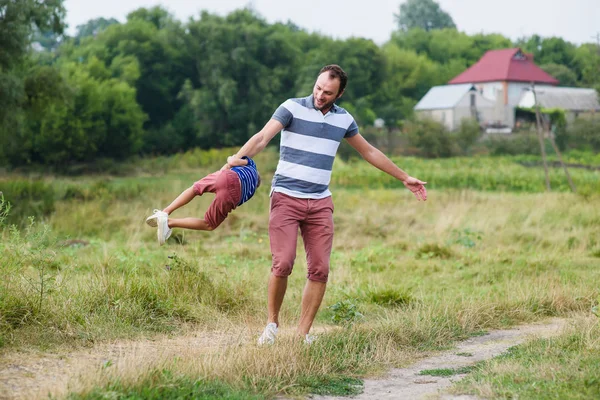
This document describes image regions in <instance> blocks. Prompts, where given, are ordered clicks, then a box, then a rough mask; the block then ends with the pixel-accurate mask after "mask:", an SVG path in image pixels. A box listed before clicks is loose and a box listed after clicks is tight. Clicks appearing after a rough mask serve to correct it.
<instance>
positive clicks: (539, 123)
mask: <svg viewBox="0 0 600 400" xmlns="http://www.w3.org/2000/svg"><path fill="white" fill-rule="evenodd" d="M531 91H532V92H533V101H534V104H535V119H536V122H537V124H536V125H537V127H538V129H537V130H538V138H540V146H541V150H542V159H543V160H544V171H545V172H546V189H548V190H550V181H549V179H548V165H547V164H546V149H545V148H544V138H543V135H544V132H548V138H549V139H550V143H551V144H552V148H553V149H554V152H555V153H556V155H557V157H558V161H559V162H560V165H561V166H562V168H563V170H564V171H565V175H566V176H567V181H568V182H569V186H570V187H571V191H572V192H573V193H577V188H576V187H575V184H574V183H573V180H572V179H571V175H570V174H569V170H568V169H567V165H566V164H565V163H564V162H563V159H562V155H561V154H560V150H559V149H558V146H557V145H556V141H555V140H554V133H553V132H551V130H550V123H548V129H546V128H545V126H544V123H543V121H542V116H541V113H540V105H539V104H538V101H537V94H536V92H535V86H534V85H531ZM540 132H542V133H541V135H540Z"/></svg>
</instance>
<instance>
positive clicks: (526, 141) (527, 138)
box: [483, 133, 553, 156]
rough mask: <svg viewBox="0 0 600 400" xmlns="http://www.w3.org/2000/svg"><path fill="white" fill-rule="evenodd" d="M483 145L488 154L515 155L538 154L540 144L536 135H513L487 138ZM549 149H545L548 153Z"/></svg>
mask: <svg viewBox="0 0 600 400" xmlns="http://www.w3.org/2000/svg"><path fill="white" fill-rule="evenodd" d="M483 144H484V145H485V146H486V147H487V148H488V149H489V150H490V154H492V155H495V156H500V155H516V154H540V143H539V141H538V138H537V135H536V134H525V133H515V134H513V135H509V136H491V135H490V136H488V137H487V138H486V139H485V140H484V141H483ZM550 151H553V150H551V148H549V149H546V153H549V152H550Z"/></svg>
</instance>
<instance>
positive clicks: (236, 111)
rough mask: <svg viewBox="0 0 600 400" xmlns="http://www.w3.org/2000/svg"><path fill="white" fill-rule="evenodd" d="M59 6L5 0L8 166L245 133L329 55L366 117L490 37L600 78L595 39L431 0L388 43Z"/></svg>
mask: <svg viewBox="0 0 600 400" xmlns="http://www.w3.org/2000/svg"><path fill="white" fill-rule="evenodd" d="M64 18H65V9H64V5H63V0H46V1H44V2H39V1H37V0H20V1H18V2H15V1H13V0H0V48H2V49H3V51H2V52H0V149H1V150H0V164H2V165H10V166H20V165H28V164H44V165H53V166H66V165H69V164H72V163H79V162H93V161H95V160H98V159H116V160H119V159H124V158H127V157H129V156H131V155H136V154H169V153H174V152H180V151H185V150H187V149H190V148H195V147H200V148H204V149H207V148H215V147H223V146H237V145H240V144H242V143H244V142H245V141H246V140H247V139H248V138H249V137H250V136H251V135H253V134H254V133H256V132H257V131H258V130H259V129H260V128H261V127H262V125H263V124H264V123H265V122H266V121H267V120H268V118H269V117H270V116H271V114H272V113H273V111H274V110H275V108H276V107H277V106H278V105H279V104H280V103H282V102H283V101H284V100H285V99H286V98H289V97H297V96H306V95H308V94H310V93H311V90H312V85H313V83H314V79H315V77H316V74H317V72H318V71H319V69H320V67H321V66H323V65H325V64H331V63H335V64H340V65H341V66H342V67H343V68H344V69H345V70H346V71H347V72H348V74H349V85H348V88H347V90H346V93H345V94H344V96H343V97H342V99H341V101H340V102H339V103H340V105H341V106H342V107H344V108H346V109H348V110H349V111H350V112H351V113H352V114H353V115H354V117H355V118H356V119H357V122H358V123H359V125H361V127H368V126H372V124H373V122H374V121H375V119H377V118H381V119H383V120H384V121H385V125H386V126H387V127H388V128H397V127H399V126H400V125H401V124H402V123H403V121H405V120H408V119H410V118H411V117H412V108H413V106H414V105H415V104H416V102H417V101H418V100H419V99H420V98H421V97H422V96H423V95H424V94H425V93H426V92H427V90H429V88H430V87H431V86H434V85H441V84H445V83H446V82H447V81H449V80H450V79H452V78H453V77H454V76H456V75H458V74H459V73H460V72H462V71H464V70H465V69H466V68H467V67H469V66H470V65H472V64H473V63H475V62H476V61H477V60H478V59H479V58H480V57H481V56H482V55H483V54H484V53H485V52H486V51H488V50H491V49H500V48H506V47H512V46H519V47H522V48H523V50H524V51H526V52H530V53H533V54H534V56H535V60H536V63H537V64H538V65H540V66H541V67H542V68H543V69H545V70H546V71H547V72H549V73H550V74H552V75H554V76H555V77H556V78H557V79H559V80H560V81H561V84H564V85H566V86H583V87H600V74H598V71H599V70H600V51H599V49H598V46H597V45H595V44H592V43H589V44H582V45H575V44H573V43H570V42H568V41H565V40H563V39H562V38H558V37H551V38H542V37H539V36H536V35H534V36H531V37H527V38H522V39H520V40H518V41H517V42H516V43H513V42H512V41H511V40H510V39H508V38H506V37H504V36H502V35H500V34H475V35H467V34H465V33H463V32H460V31H459V30H457V29H456V26H455V25H454V22H453V21H452V19H451V17H450V16H449V15H448V14H447V13H445V12H444V11H443V10H441V9H440V8H439V6H438V5H437V3H435V2H434V1H433V0H408V1H407V2H405V3H404V4H402V5H401V6H400V8H399V14H398V15H396V18H397V22H398V29H397V30H396V31H395V32H393V34H392V35H391V37H390V39H389V41H388V42H387V43H385V44H383V45H381V46H378V45H377V44H375V43H374V42H373V41H371V40H368V39H363V38H350V39H346V40H338V39H332V38H330V37H327V36H324V35H321V34H317V33H310V32H307V31H306V30H304V29H302V28H300V27H298V26H296V25H295V24H293V23H292V22H288V23H274V24H271V23H268V22H267V21H266V20H265V19H264V18H262V17H261V16H260V15H258V14H257V13H256V12H254V11H252V10H251V9H247V8H246V9H240V10H236V11H233V12H231V13H230V14H228V15H226V16H219V15H215V14H211V13H209V12H206V11H203V12H201V13H200V14H199V15H198V16H197V17H195V18H192V19H190V20H189V21H187V22H181V21H179V20H177V19H176V18H175V17H174V16H173V15H171V14H170V13H169V12H168V11H166V10H165V9H163V8H161V7H154V8H140V9H138V10H135V11H133V12H131V13H130V14H129V15H128V16H127V19H126V22H124V23H119V22H118V21H116V20H114V19H113V20H107V19H104V18H98V19H95V20H91V21H89V22H88V23H86V24H84V25H82V26H78V27H77V33H76V34H75V35H74V36H73V37H69V36H67V35H64V28H65V25H64ZM32 43H35V44H36V46H37V47H38V49H37V50H35V48H36V47H35V46H34V47H33V48H32ZM39 47H42V49H43V50H42V49H39ZM40 50H42V51H40Z"/></svg>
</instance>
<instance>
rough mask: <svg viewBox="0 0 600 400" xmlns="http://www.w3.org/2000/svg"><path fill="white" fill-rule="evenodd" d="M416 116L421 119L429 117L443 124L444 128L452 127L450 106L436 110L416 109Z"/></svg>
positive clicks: (450, 128)
mask: <svg viewBox="0 0 600 400" xmlns="http://www.w3.org/2000/svg"><path fill="white" fill-rule="evenodd" d="M416 113H417V116H418V117H419V118H421V119H424V118H429V119H432V120H434V121H437V122H439V123H441V124H442V125H444V126H445V127H446V129H448V130H453V129H454V110H453V109H451V108H444V109H437V110H418V111H416Z"/></svg>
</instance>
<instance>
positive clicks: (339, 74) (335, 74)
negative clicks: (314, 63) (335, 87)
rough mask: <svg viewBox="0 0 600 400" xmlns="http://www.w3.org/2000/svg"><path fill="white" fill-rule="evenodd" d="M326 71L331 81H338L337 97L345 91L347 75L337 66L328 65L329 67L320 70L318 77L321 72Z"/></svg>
mask: <svg viewBox="0 0 600 400" xmlns="http://www.w3.org/2000/svg"><path fill="white" fill-rule="evenodd" d="M328 71H329V77H330V78H331V79H335V78H337V79H339V80H340V91H339V92H338V95H339V94H340V93H342V92H343V91H344V89H346V84H347V83H348V74H346V72H345V71H344V70H343V69H342V67H340V66H339V65H337V64H330V65H326V66H324V67H323V68H321V71H319V75H321V74H322V73H323V72H328Z"/></svg>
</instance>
